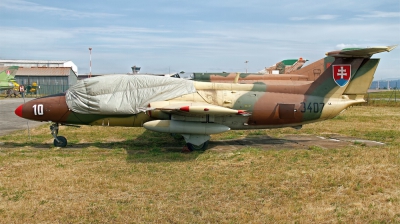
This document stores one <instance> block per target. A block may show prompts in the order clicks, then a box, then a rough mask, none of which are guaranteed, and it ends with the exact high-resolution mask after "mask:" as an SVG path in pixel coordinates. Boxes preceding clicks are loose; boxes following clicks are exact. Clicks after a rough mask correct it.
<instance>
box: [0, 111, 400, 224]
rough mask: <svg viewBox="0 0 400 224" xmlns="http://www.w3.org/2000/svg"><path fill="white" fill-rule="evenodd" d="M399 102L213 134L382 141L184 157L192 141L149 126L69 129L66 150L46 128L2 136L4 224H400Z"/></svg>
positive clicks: (0, 215) (0, 192)
mask: <svg viewBox="0 0 400 224" xmlns="http://www.w3.org/2000/svg"><path fill="white" fill-rule="evenodd" d="M393 109H394V108H370V107H354V108H351V109H350V110H348V111H346V112H345V113H344V114H342V115H340V116H339V117H338V118H336V119H333V120H329V121H324V122H322V123H315V124H310V125H305V126H304V129H302V130H294V129H278V130H268V131H264V130H261V131H236V132H233V133H226V135H216V136H213V139H216V140H219V139H231V138H233V137H246V136H252V137H257V136H258V135H260V136H262V135H263V134H264V133H267V134H268V135H271V136H280V135H285V134H314V135H320V134H321V133H325V134H324V135H338V134H340V135H346V136H354V137H360V138H366V139H373V140H386V143H387V144H386V145H385V146H383V147H366V146H364V145H362V144H353V145H350V146H346V147H341V148H335V149H330V150H324V149H322V148H319V147H310V148H309V150H260V149H258V148H250V147H246V146H243V147H242V149H240V150H234V151H227V152H217V151H214V150H208V151H206V152H195V153H192V154H181V153H180V149H181V146H182V145H183V141H177V140H174V139H173V138H172V137H170V136H169V135H167V134H160V133H154V132H149V131H145V130H144V129H141V128H105V127H82V128H72V127H62V130H61V131H60V133H61V134H62V135H64V136H66V137H67V138H68V139H69V141H70V142H72V143H71V144H72V145H71V146H69V147H68V148H67V149H59V148H55V147H53V146H52V145H51V144H47V143H46V144H43V143H42V142H46V141H49V140H51V139H52V138H51V135H50V134H49V132H48V127H47V125H46V126H41V127H39V128H37V130H36V129H35V130H34V131H32V139H31V140H30V141H27V140H26V137H25V134H26V133H17V134H15V135H10V136H2V137H0V141H2V142H5V144H4V145H1V146H0V220H1V221H0V222H2V223H15V222H17V223H23V222H25V223H35V222H47V223H54V222H62V223H76V222H84V223H87V222H93V223H96V222H112V223H127V222H177V223H183V222H185V223H188V222H190V223H200V222H201V223H203V222H212V223H214V222H221V223H232V222H233V223H247V222H253V223H268V222H269V223H271V222H274V223H289V222H290V223H292V222H298V223H309V222H314V223H332V222H333V223H336V222H344V223H366V222H370V223H398V222H400V190H399V189H400V175H399V173H400V172H399V171H400V168H399V167H400V149H399V148H400V147H399V146H400V143H399V138H398V135H397V134H399V129H398V128H397V126H396V125H393V123H395V122H398V121H399V116H400V115H399V114H398V113H397V114H396V111H395V110H393ZM371 114H374V116H372V115H371ZM376 115H379V116H376ZM365 117H371V119H364V118H365ZM230 135H231V136H230ZM396 135H397V136H396ZM110 140H111V141H110Z"/></svg>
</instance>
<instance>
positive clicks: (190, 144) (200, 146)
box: [186, 141, 208, 151]
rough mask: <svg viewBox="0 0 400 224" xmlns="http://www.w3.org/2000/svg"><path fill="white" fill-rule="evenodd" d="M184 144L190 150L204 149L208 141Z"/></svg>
mask: <svg viewBox="0 0 400 224" xmlns="http://www.w3.org/2000/svg"><path fill="white" fill-rule="evenodd" d="M186 146H187V147H188V149H189V150H190V151H195V150H196V151H197V150H199V151H204V150H206V149H207V148H208V141H206V142H204V143H203V144H201V145H193V144H192V143H186Z"/></svg>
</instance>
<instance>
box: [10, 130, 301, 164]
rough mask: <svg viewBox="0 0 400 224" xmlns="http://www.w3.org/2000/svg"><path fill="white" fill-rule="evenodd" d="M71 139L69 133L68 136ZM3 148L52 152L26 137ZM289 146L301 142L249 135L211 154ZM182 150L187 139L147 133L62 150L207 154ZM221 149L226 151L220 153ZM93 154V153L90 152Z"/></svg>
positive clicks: (130, 158)
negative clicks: (250, 148) (93, 149)
mask: <svg viewBox="0 0 400 224" xmlns="http://www.w3.org/2000/svg"><path fill="white" fill-rule="evenodd" d="M65 134H66V135H68V134H67V133H65ZM3 143H4V145H3V146H4V148H9V149H15V148H23V147H26V146H28V147H32V148H35V149H43V150H47V149H53V148H54V146H53V144H51V143H36V142H35V140H34V137H33V140H29V139H28V136H27V142H26V143H15V142H3ZM288 143H291V144H299V141H297V140H296V141H293V140H288V139H284V138H273V137H270V136H268V135H257V136H255V135H250V134H249V135H247V136H245V137H243V138H241V139H232V140H230V139H228V140H218V141H210V144H209V149H208V150H216V151H234V150H240V149H242V148H246V147H257V146H259V145H269V146H270V147H268V148H271V149H273V148H275V147H276V149H283V148H286V149H290V147H289V146H288V147H285V146H284V145H287V144H288ZM183 146H185V141H184V139H176V138H174V137H172V136H171V135H170V134H167V133H159V132H152V131H148V130H146V131H144V132H143V133H142V134H141V135H139V136H137V137H135V138H132V139H129V140H125V141H115V142H97V141H95V142H87V143H73V142H70V143H69V144H68V146H67V147H65V148H60V150H62V151H63V152H68V151H69V150H70V151H73V150H82V149H85V148H90V147H97V148H99V149H109V150H125V151H126V152H127V158H126V161H127V162H182V161H188V160H194V159H196V158H197V157H198V156H199V155H200V154H202V153H204V151H202V150H199V151H194V152H192V153H188V154H185V153H181V152H182V149H183ZM221 148H224V149H222V150H220V149H221ZM89 150H90V149H89Z"/></svg>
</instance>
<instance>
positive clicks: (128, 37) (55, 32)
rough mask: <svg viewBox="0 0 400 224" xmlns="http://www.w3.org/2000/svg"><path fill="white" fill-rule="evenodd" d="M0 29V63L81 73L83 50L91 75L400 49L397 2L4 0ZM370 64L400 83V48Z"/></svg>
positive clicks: (256, 66) (219, 67) (209, 68)
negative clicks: (54, 63) (67, 65)
mask: <svg viewBox="0 0 400 224" xmlns="http://www.w3.org/2000/svg"><path fill="white" fill-rule="evenodd" d="M0 21H1V22H0V30H1V34H2V37H1V38H0V59H23V60H71V61H73V62H74V63H75V64H76V65H77V66H78V69H79V70H78V73H79V74H87V73H89V69H90V55H89V47H91V48H92V55H91V59H92V74H107V73H128V72H131V71H132V70H131V66H134V65H135V66H139V67H141V72H142V73H175V72H180V71H184V72H185V73H186V74H190V73H193V72H222V71H225V72H245V71H246V69H247V70H248V71H249V72H257V71H260V70H262V69H263V68H264V67H269V66H271V65H273V64H275V63H276V62H279V61H281V60H284V59H291V58H299V57H303V58H305V59H308V60H309V61H310V62H312V61H315V60H318V59H320V58H323V57H324V55H325V53H326V52H329V51H333V50H338V49H342V48H347V47H373V46H388V45H396V44H400V1H399V0H385V1H376V0H357V1H356V0H353V1H351V0H335V1H320V0H302V1H289V0H281V1H275V0H274V1H270V0H247V1H243V0H240V1H239V0H229V1H227V0H226V1H225V0H202V1H184V0H169V1H167V0H148V1H130V0H113V1H94V0H86V1H78V0H69V1H50V0H37V1H30V0H26V1H25V0H1V1H0ZM375 57H378V58H381V62H380V64H379V66H378V69H377V71H376V74H375V80H380V79H390V78H396V79H397V78H400V47H398V48H396V49H395V50H393V51H392V52H390V53H387V52H384V53H380V54H377V55H375ZM245 61H248V63H245Z"/></svg>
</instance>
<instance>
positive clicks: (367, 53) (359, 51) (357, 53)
mask: <svg viewBox="0 0 400 224" xmlns="http://www.w3.org/2000/svg"><path fill="white" fill-rule="evenodd" d="M396 47H397V45H392V46H378V47H370V48H355V49H343V50H340V51H331V52H328V53H326V56H332V57H352V58H369V57H371V56H372V55H373V54H377V53H381V52H385V51H386V52H390V51H391V50H393V49H395V48H396Z"/></svg>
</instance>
